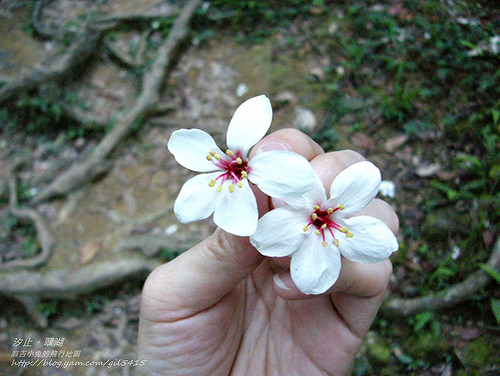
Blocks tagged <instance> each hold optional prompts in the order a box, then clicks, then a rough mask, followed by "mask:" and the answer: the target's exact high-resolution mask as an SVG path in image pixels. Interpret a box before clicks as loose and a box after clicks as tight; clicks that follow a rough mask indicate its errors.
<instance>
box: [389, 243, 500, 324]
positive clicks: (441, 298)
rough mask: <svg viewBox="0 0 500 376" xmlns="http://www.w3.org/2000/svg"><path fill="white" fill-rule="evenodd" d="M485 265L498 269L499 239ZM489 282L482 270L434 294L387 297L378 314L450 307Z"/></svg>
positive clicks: (407, 312)
mask: <svg viewBox="0 0 500 376" xmlns="http://www.w3.org/2000/svg"><path fill="white" fill-rule="evenodd" d="M487 265H488V266H489V267H490V268H492V269H493V270H498V269H499V267H500V239H497V241H496V243H495V245H494V247H493V251H492V253H491V256H490V258H489V260H488V262H487ZM490 281H491V277H490V276H489V275H488V274H487V273H486V272H485V271H483V270H479V271H477V272H475V273H472V274H471V275H470V276H469V277H467V278H466V279H465V280H464V281H463V282H460V283H457V284H455V285H453V286H450V287H449V288H447V289H444V290H441V291H439V292H437V293H435V294H429V295H425V296H422V297H418V298H410V299H404V298H399V297H389V298H388V299H387V300H386V301H385V302H384V303H383V304H382V307H381V310H380V313H381V314H382V315H384V316H387V317H397V316H410V315H413V314H415V313H418V312H422V311H425V310H437V309H444V308H449V307H452V306H454V305H456V304H459V303H462V302H464V301H467V300H469V299H471V298H472V296H473V295H474V294H476V293H477V292H478V291H480V290H481V289H483V288H484V287H486V286H487V285H488V283H489V282H490Z"/></svg>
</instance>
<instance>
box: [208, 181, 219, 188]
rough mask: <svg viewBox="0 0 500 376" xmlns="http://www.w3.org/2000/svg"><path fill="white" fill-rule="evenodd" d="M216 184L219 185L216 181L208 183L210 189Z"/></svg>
mask: <svg viewBox="0 0 500 376" xmlns="http://www.w3.org/2000/svg"><path fill="white" fill-rule="evenodd" d="M215 183H217V182H216V181H215V179H210V181H209V182H208V186H209V187H213V186H214V185H215Z"/></svg>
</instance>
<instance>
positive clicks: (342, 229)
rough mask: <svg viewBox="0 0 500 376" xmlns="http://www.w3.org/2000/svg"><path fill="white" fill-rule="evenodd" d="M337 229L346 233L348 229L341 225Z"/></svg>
mask: <svg viewBox="0 0 500 376" xmlns="http://www.w3.org/2000/svg"><path fill="white" fill-rule="evenodd" d="M339 231H340V232H344V233H347V231H348V230H347V227H344V226H342V227H341V228H339Z"/></svg>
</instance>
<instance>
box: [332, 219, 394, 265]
mask: <svg viewBox="0 0 500 376" xmlns="http://www.w3.org/2000/svg"><path fill="white" fill-rule="evenodd" d="M344 222H345V225H346V226H347V228H348V229H349V231H351V232H352V233H353V237H352V238H347V237H346V236H345V235H344V234H341V235H340V236H338V237H337V239H338V240H339V249H340V253H341V254H342V256H344V257H345V258H347V259H349V260H351V261H354V262H361V263H370V262H379V261H383V260H385V259H386V258H388V257H389V256H390V255H391V253H393V252H395V251H397V250H398V241H397V239H396V237H395V236H394V234H393V233H392V231H391V230H390V229H389V227H387V225H386V224H385V223H384V222H382V221H381V220H379V219H377V218H374V217H369V216H356V217H352V218H347V219H345V220H344Z"/></svg>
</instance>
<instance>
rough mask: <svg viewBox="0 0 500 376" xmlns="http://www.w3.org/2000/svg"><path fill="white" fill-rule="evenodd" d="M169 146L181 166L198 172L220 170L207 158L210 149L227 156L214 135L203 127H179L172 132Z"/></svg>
mask: <svg viewBox="0 0 500 376" xmlns="http://www.w3.org/2000/svg"><path fill="white" fill-rule="evenodd" d="M167 146H168V150H170V152H171V153H172V154H173V155H174V157H175V160H176V161H177V162H178V163H179V164H180V165H181V166H184V167H186V168H188V169H190V170H192V171H197V172H209V171H216V170H218V167H217V166H215V165H214V164H213V163H212V162H211V161H209V160H207V155H208V153H209V152H210V151H212V150H213V151H215V152H216V153H218V154H219V155H221V156H225V154H224V153H223V152H222V151H221V150H220V149H219V147H218V146H217V145H216V144H215V141H214V139H213V138H212V136H210V135H209V134H208V133H207V132H204V131H202V130H201V129H179V130H177V131H175V132H174V133H172V136H170V140H169V141H168V144H167Z"/></svg>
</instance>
